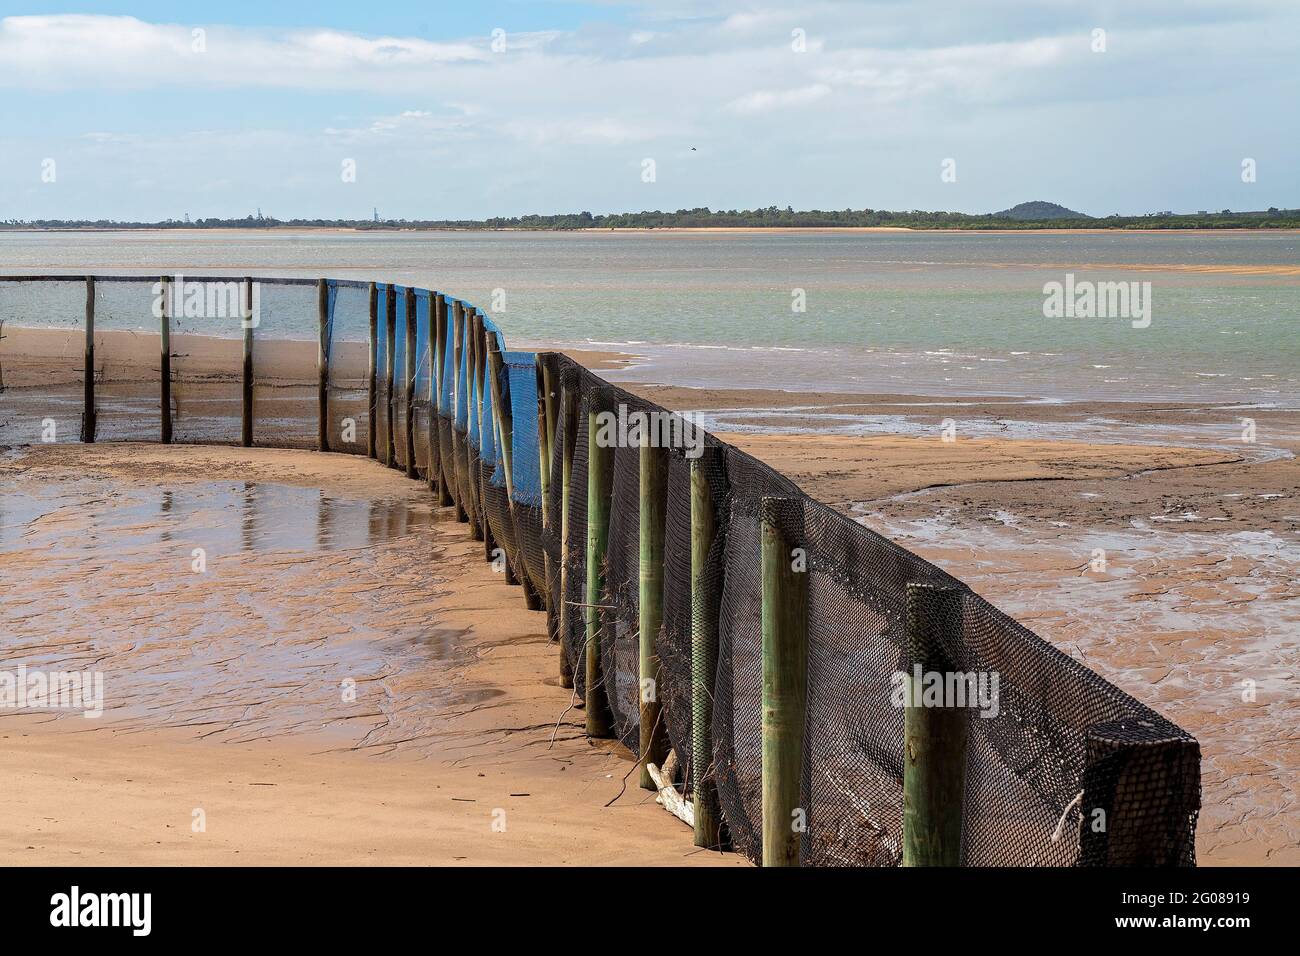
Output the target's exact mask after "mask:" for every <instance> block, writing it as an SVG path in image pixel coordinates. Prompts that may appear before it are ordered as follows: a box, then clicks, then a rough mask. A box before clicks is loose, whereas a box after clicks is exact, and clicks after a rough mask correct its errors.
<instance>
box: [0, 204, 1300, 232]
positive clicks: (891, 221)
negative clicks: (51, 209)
mask: <svg viewBox="0 0 1300 956" xmlns="http://www.w3.org/2000/svg"><path fill="white" fill-rule="evenodd" d="M854 226H857V227H864V226H876V227H879V226H895V227H900V228H907V229H1044V228H1050V229H1298V228H1300V209H1278V208H1277V207H1272V208H1269V209H1267V210H1261V211H1256V212H1232V211H1230V210H1227V209H1224V210H1222V211H1220V212H1198V213H1188V214H1178V215H1175V214H1173V213H1148V214H1145V215H1141V216H1121V215H1118V214H1116V215H1111V216H1106V217H1102V218H1093V217H1090V216H1080V217H1078V218H1057V219H1014V218H1010V217H1007V216H1003V215H1000V214H994V213H989V214H984V215H971V214H969V213H961V212H927V211H925V210H920V209H913V210H909V211H906V212H894V211H890V210H887V209H844V210H838V211H837V210H822V209H807V210H795V209H792V208H791V207H789V206H787V207H786V208H784V209H780V208H778V207H776V206H768V207H767V208H765V209H740V210H736V209H730V210H722V209H718V210H713V209H709V208H707V207H700V208H698V209H678V210H677V211H676V212H660V211H659V210H653V211H650V212H625V213H614V214H611V215H592V214H591V213H589V212H579V213H562V214H558V215H527V216H509V217H506V216H494V217H493V218H491V219H381V220H374V219H276V218H275V217H273V216H246V217H245V218H243V219H217V218H208V219H196V220H194V221H193V222H190V221H188V220H178V219H166V220H163V221H161V222H124V221H118V220H112V219H97V220H89V219H35V220H17V219H9V220H6V221H4V222H3V223H0V230H20V229H275V228H338V229H357V230H370V229H465V230H475V229H477V230H491V229H517V230H577V229H690V228H710V227H711V228H728V227H751V228H752V227H758V228H814V227H816V228H846V227H854Z"/></svg>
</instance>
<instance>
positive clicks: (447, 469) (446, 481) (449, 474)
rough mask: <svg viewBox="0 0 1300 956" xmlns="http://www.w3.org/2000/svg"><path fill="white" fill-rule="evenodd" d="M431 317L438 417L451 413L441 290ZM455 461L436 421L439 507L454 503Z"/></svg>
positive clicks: (444, 298) (433, 304)
mask: <svg viewBox="0 0 1300 956" xmlns="http://www.w3.org/2000/svg"><path fill="white" fill-rule="evenodd" d="M431 307H432V308H433V318H432V319H431V323H432V324H435V325H436V326H437V336H438V343H437V346H438V347H437V353H436V354H437V357H438V383H437V389H438V403H437V410H438V418H439V419H441V418H442V417H443V416H445V415H450V414H451V407H450V405H449V404H448V402H447V401H446V400H444V399H443V390H444V388H447V387H448V386H449V385H450V382H448V381H447V297H446V296H444V295H443V294H442V293H441V292H437V293H435V294H434V300H433V303H432V306H431ZM452 380H453V381H454V380H455V379H454V376H453V379H452ZM454 468H455V463H454V459H453V458H452V450H451V448H449V447H448V448H444V447H443V445H442V424H441V422H439V423H438V506H439V507H441V508H446V507H449V506H450V505H452V504H453V503H454V499H453V498H452V496H451V483H452V480H453V477H454V475H455V471H454Z"/></svg>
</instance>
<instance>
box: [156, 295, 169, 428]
mask: <svg viewBox="0 0 1300 956" xmlns="http://www.w3.org/2000/svg"><path fill="white" fill-rule="evenodd" d="M161 285H162V319H161V325H160V331H161V334H162V343H161V348H162V355H161V360H162V368H161V374H160V375H159V380H158V381H159V406H160V408H159V410H160V412H161V414H162V435H161V437H160V439H159V440H160V441H161V442H162V443H163V444H164V445H170V444H171V441H172V327H171V308H172V303H171V299H172V282H171V279H169V278H167V276H163V277H162V281H161Z"/></svg>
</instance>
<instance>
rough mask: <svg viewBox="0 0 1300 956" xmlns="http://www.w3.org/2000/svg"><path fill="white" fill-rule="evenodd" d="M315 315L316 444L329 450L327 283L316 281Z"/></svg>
mask: <svg viewBox="0 0 1300 956" xmlns="http://www.w3.org/2000/svg"><path fill="white" fill-rule="evenodd" d="M316 317H317V320H318V324H319V325H320V344H319V346H318V347H317V349H316V422H317V428H316V444H317V445H318V447H319V448H320V450H321V451H329V450H330V432H329V423H330V418H329V414H330V360H329V354H330V293H329V283H328V282H326V280H324V279H320V280H318V281H317V283H316Z"/></svg>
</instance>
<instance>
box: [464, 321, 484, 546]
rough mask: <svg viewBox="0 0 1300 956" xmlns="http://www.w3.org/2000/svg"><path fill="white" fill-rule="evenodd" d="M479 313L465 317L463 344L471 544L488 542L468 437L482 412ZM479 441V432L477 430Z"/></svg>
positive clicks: (466, 465) (477, 423) (481, 345)
mask: <svg viewBox="0 0 1300 956" xmlns="http://www.w3.org/2000/svg"><path fill="white" fill-rule="evenodd" d="M481 319H482V316H481V314H480V313H479V312H478V310H477V309H475V310H472V311H470V312H469V313H467V314H466V316H465V334H466V336H468V338H467V339H466V345H467V347H468V351H467V353H466V356H465V390H466V394H467V395H468V397H469V405H468V408H467V409H466V411H467V414H466V416H465V485H466V489H465V497H466V499H467V502H468V507H467V508H466V509H465V510H466V512H467V513H468V514H469V535H470V538H471V539H472V540H474V541H484V542H486V540H487V534H486V527H487V516H486V515H484V514H483V500H482V495H481V494H480V493H479V473H478V469H477V468H476V467H475V464H474V459H475V457H476V456H475V452H474V443H473V441H472V440H471V438H470V432H471V431H479V429H480V427H481V425H480V423H481V422H482V417H483V415H482V413H483V377H482V376H481V375H480V374H479V370H480V368H481V367H482V362H483V348H484V345H485V343H484V341H483V325H482V322H481V321H480V320H481ZM479 435H480V438H479V440H480V441H482V437H481V436H482V432H481V431H479Z"/></svg>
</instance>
